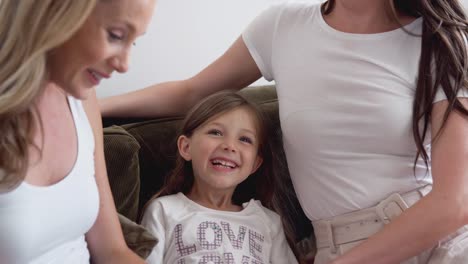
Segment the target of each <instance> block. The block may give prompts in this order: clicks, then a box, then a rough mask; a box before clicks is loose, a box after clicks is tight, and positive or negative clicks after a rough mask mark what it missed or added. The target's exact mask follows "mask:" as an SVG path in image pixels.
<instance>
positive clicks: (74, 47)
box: [48, 0, 155, 99]
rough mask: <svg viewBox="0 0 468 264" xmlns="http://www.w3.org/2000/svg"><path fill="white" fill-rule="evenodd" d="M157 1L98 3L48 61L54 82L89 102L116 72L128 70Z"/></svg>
mask: <svg viewBox="0 0 468 264" xmlns="http://www.w3.org/2000/svg"><path fill="white" fill-rule="evenodd" d="M154 4H155V0H109V1H103V0H98V3H97V5H96V8H95V9H94V11H93V12H92V13H91V15H90V16H89V18H88V19H87V20H86V22H85V23H84V24H83V26H82V27H81V28H80V29H79V30H78V31H77V32H76V33H75V34H74V35H73V36H72V37H71V38H70V39H69V40H67V41H66V42H65V43H64V44H63V45H61V46H59V47H57V48H56V49H54V50H52V51H51V52H50V54H49V57H48V67H49V71H50V74H51V75H50V78H51V81H53V82H55V83H57V84H58V85H59V86H60V87H61V88H62V89H64V90H65V91H66V92H67V93H69V94H70V95H72V96H74V97H76V98H78V99H85V98H86V97H87V96H88V93H89V91H90V90H91V89H90V88H93V87H95V86H96V85H98V84H99V83H100V81H101V80H102V79H106V78H110V77H111V74H112V73H113V72H114V71H117V72H120V73H123V72H126V71H127V69H128V56H129V52H130V48H131V47H132V44H133V42H134V41H135V39H136V38H137V37H138V36H140V35H142V34H143V33H144V32H145V31H146V27H147V26H148V23H149V21H150V18H151V15H152V12H153V8H154Z"/></svg>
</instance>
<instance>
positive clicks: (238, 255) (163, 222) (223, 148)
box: [142, 91, 297, 264]
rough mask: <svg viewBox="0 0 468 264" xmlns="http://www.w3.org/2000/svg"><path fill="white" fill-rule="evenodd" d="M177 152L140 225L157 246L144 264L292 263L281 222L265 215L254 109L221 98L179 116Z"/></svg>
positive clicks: (261, 145)
mask: <svg viewBox="0 0 468 264" xmlns="http://www.w3.org/2000/svg"><path fill="white" fill-rule="evenodd" d="M177 147H178V150H179V157H178V160H177V163H176V168H175V169H174V171H173V173H172V174H171V175H170V176H169V178H168V180H167V182H166V185H165V186H164V188H163V189H162V191H161V192H160V193H159V194H158V195H157V196H159V197H158V198H156V199H154V200H152V201H150V202H149V203H148V205H147V208H146V210H145V213H144V215H143V219H142V224H143V225H144V226H146V227H147V228H148V229H149V230H150V231H151V232H152V233H154V234H155V235H156V236H157V237H158V239H159V243H158V244H157V246H156V247H155V248H154V250H153V252H152V253H151V255H150V256H149V258H148V259H147V261H149V263H152V264H156V263H185V264H189V263H281V264H284V263H297V260H296V258H295V256H294V254H293V252H292V250H291V248H290V247H289V245H288V242H287V239H286V236H285V233H284V231H283V226H282V219H281V217H280V216H279V215H278V214H276V213H275V212H273V211H272V210H270V209H267V208H266V207H265V206H268V207H270V208H276V206H275V204H274V203H273V201H274V200H275V199H273V196H274V195H279V192H280V190H279V188H276V186H277V185H278V184H277V182H276V181H277V178H276V177H275V173H274V170H273V168H272V163H271V157H272V153H271V151H270V148H269V146H268V143H267V141H266V125H265V119H264V117H263V115H262V112H261V111H259V110H258V109H257V107H256V106H255V105H254V104H252V103H250V102H249V101H247V100H246V99H245V98H243V97H242V96H241V95H239V94H237V93H234V92H229V91H227V92H220V93H217V94H214V95H212V96H209V97H207V98H206V99H205V100H203V101H201V102H200V103H199V104H197V105H196V106H195V107H194V108H192V110H191V111H190V112H189V113H188V114H187V116H186V118H185V120H184V122H183V127H182V131H181V133H180V136H179V138H178V141H177ZM262 164H263V166H262ZM254 172H257V173H256V174H255V175H251V174H253V173H254ZM247 181H248V182H249V184H254V185H255V187H256V188H255V191H254V192H253V193H252V194H248V193H246V191H245V190H243V188H242V185H243V184H246V182H247ZM257 183H258V184H257ZM241 190H242V191H241ZM162 195H164V196H162ZM254 198H256V199H259V200H255V199H254ZM262 204H263V205H265V206H263V205H262ZM288 237H290V238H291V235H289V234H288Z"/></svg>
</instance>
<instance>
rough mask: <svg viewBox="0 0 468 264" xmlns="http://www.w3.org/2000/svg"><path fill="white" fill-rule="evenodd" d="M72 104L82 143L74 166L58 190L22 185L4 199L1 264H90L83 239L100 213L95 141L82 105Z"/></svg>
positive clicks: (0, 203)
mask: <svg viewBox="0 0 468 264" xmlns="http://www.w3.org/2000/svg"><path fill="white" fill-rule="evenodd" d="M68 102H69V105H70V108H71V112H72V115H73V119H74V122H75V127H76V133H77V138H78V154H77V158H76V162H75V165H74V167H73V169H72V170H71V171H70V173H69V174H68V175H67V176H66V177H65V178H64V179H63V180H61V181H60V182H58V183H56V184H54V185H51V186H46V187H39V186H33V185H30V184H28V183H26V182H22V183H21V184H20V185H19V186H18V187H17V188H16V189H14V190H13V191H11V192H8V193H3V194H0V219H1V220H0V263H5V264H6V263H8V264H26V263H28V264H64V263H67V264H84V263H89V257H90V255H89V251H88V248H87V244H86V241H85V237H84V234H85V233H86V232H87V231H88V230H89V229H90V228H91V226H92V225H93V224H94V222H95V220H96V217H97V214H98V210H99V194H98V189H97V185H96V180H95V174H94V137H93V132H92V130H91V127H90V125H89V122H88V118H87V116H86V113H85V111H84V109H83V106H82V104H81V101H78V100H76V99H74V98H72V97H69V98H68ZM64 147H66V146H64Z"/></svg>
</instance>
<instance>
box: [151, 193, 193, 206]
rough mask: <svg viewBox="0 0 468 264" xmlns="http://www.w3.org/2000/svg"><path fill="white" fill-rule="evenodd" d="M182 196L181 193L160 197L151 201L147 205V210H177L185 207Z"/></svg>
mask: <svg viewBox="0 0 468 264" xmlns="http://www.w3.org/2000/svg"><path fill="white" fill-rule="evenodd" d="M182 196H183V194H182V193H177V194H171V195H164V196H160V197H158V198H155V199H153V200H151V201H150V202H149V203H148V206H147V210H148V209H150V208H151V210H155V209H164V208H171V210H177V209H180V208H183V207H185V206H186V204H185V200H184V198H183V197H182Z"/></svg>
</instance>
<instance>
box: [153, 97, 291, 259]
mask: <svg viewBox="0 0 468 264" xmlns="http://www.w3.org/2000/svg"><path fill="white" fill-rule="evenodd" d="M239 107H246V108H248V109H249V110H250V112H251V113H252V115H253V116H254V118H255V120H256V121H257V122H256V123H257V135H258V140H259V149H258V151H259V155H260V156H261V157H262V158H263V163H262V165H261V166H260V168H259V169H258V170H257V171H256V172H255V173H254V174H252V175H250V176H249V177H248V178H247V179H246V180H245V181H243V182H242V183H240V184H239V185H238V186H237V187H236V189H235V191H234V194H233V197H232V200H233V203H234V204H237V205H241V204H242V203H244V202H248V201H249V200H250V199H257V200H259V201H261V202H262V204H263V205H264V206H265V207H267V208H269V209H271V210H273V211H275V212H277V213H278V214H279V215H280V216H281V218H282V222H283V226H284V230H285V235H286V238H287V240H288V242H289V243H290V245H291V248H293V250H294V241H295V235H294V232H293V230H294V229H293V223H292V219H291V218H290V217H288V213H289V211H287V210H288V209H289V208H287V206H286V205H285V203H288V201H290V200H291V199H289V197H288V196H289V195H290V192H289V191H288V190H286V188H285V186H286V184H285V183H284V182H283V180H284V176H282V175H279V174H278V171H280V170H279V169H275V168H276V167H275V166H282V165H284V162H280V159H281V157H279V156H278V155H276V152H273V151H272V146H271V142H270V141H269V140H268V132H269V131H273V130H272V129H270V127H271V123H270V122H269V119H267V117H266V116H265V114H264V112H263V111H262V110H261V109H260V108H259V107H258V106H257V105H256V104H255V103H253V102H251V101H249V100H248V99H246V98H245V97H244V96H242V95H241V94H239V93H236V92H234V91H229V90H226V91H221V92H217V93H215V94H212V95H210V96H208V97H206V98H205V99H204V100H202V101H200V102H199V103H198V104H197V105H195V106H194V107H193V108H192V109H191V110H190V111H189V112H188V113H187V115H186V116H185V119H184V120H183V122H182V126H181V128H180V131H179V133H178V137H179V136H181V135H184V136H187V137H190V136H192V135H193V133H194V132H195V130H196V129H198V128H199V127H200V126H202V125H203V124H204V123H205V122H207V121H208V120H209V119H211V118H213V117H215V116H218V115H221V114H223V113H226V112H228V111H231V110H233V109H236V108H239ZM193 183H194V176H193V170H192V165H191V162H187V161H186V160H185V159H183V158H182V156H180V154H178V155H177V159H176V164H175V168H174V169H173V170H172V172H171V173H170V174H169V176H168V177H166V181H165V184H164V186H163V187H162V189H161V191H160V192H158V193H157V194H156V195H155V196H153V198H151V199H150V200H149V202H148V203H147V205H148V204H149V203H150V202H151V201H152V200H153V199H155V198H157V197H159V196H164V195H171V194H176V193H179V192H182V193H184V194H188V193H189V192H190V190H191V188H192V186H193ZM145 207H146V206H145Z"/></svg>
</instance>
